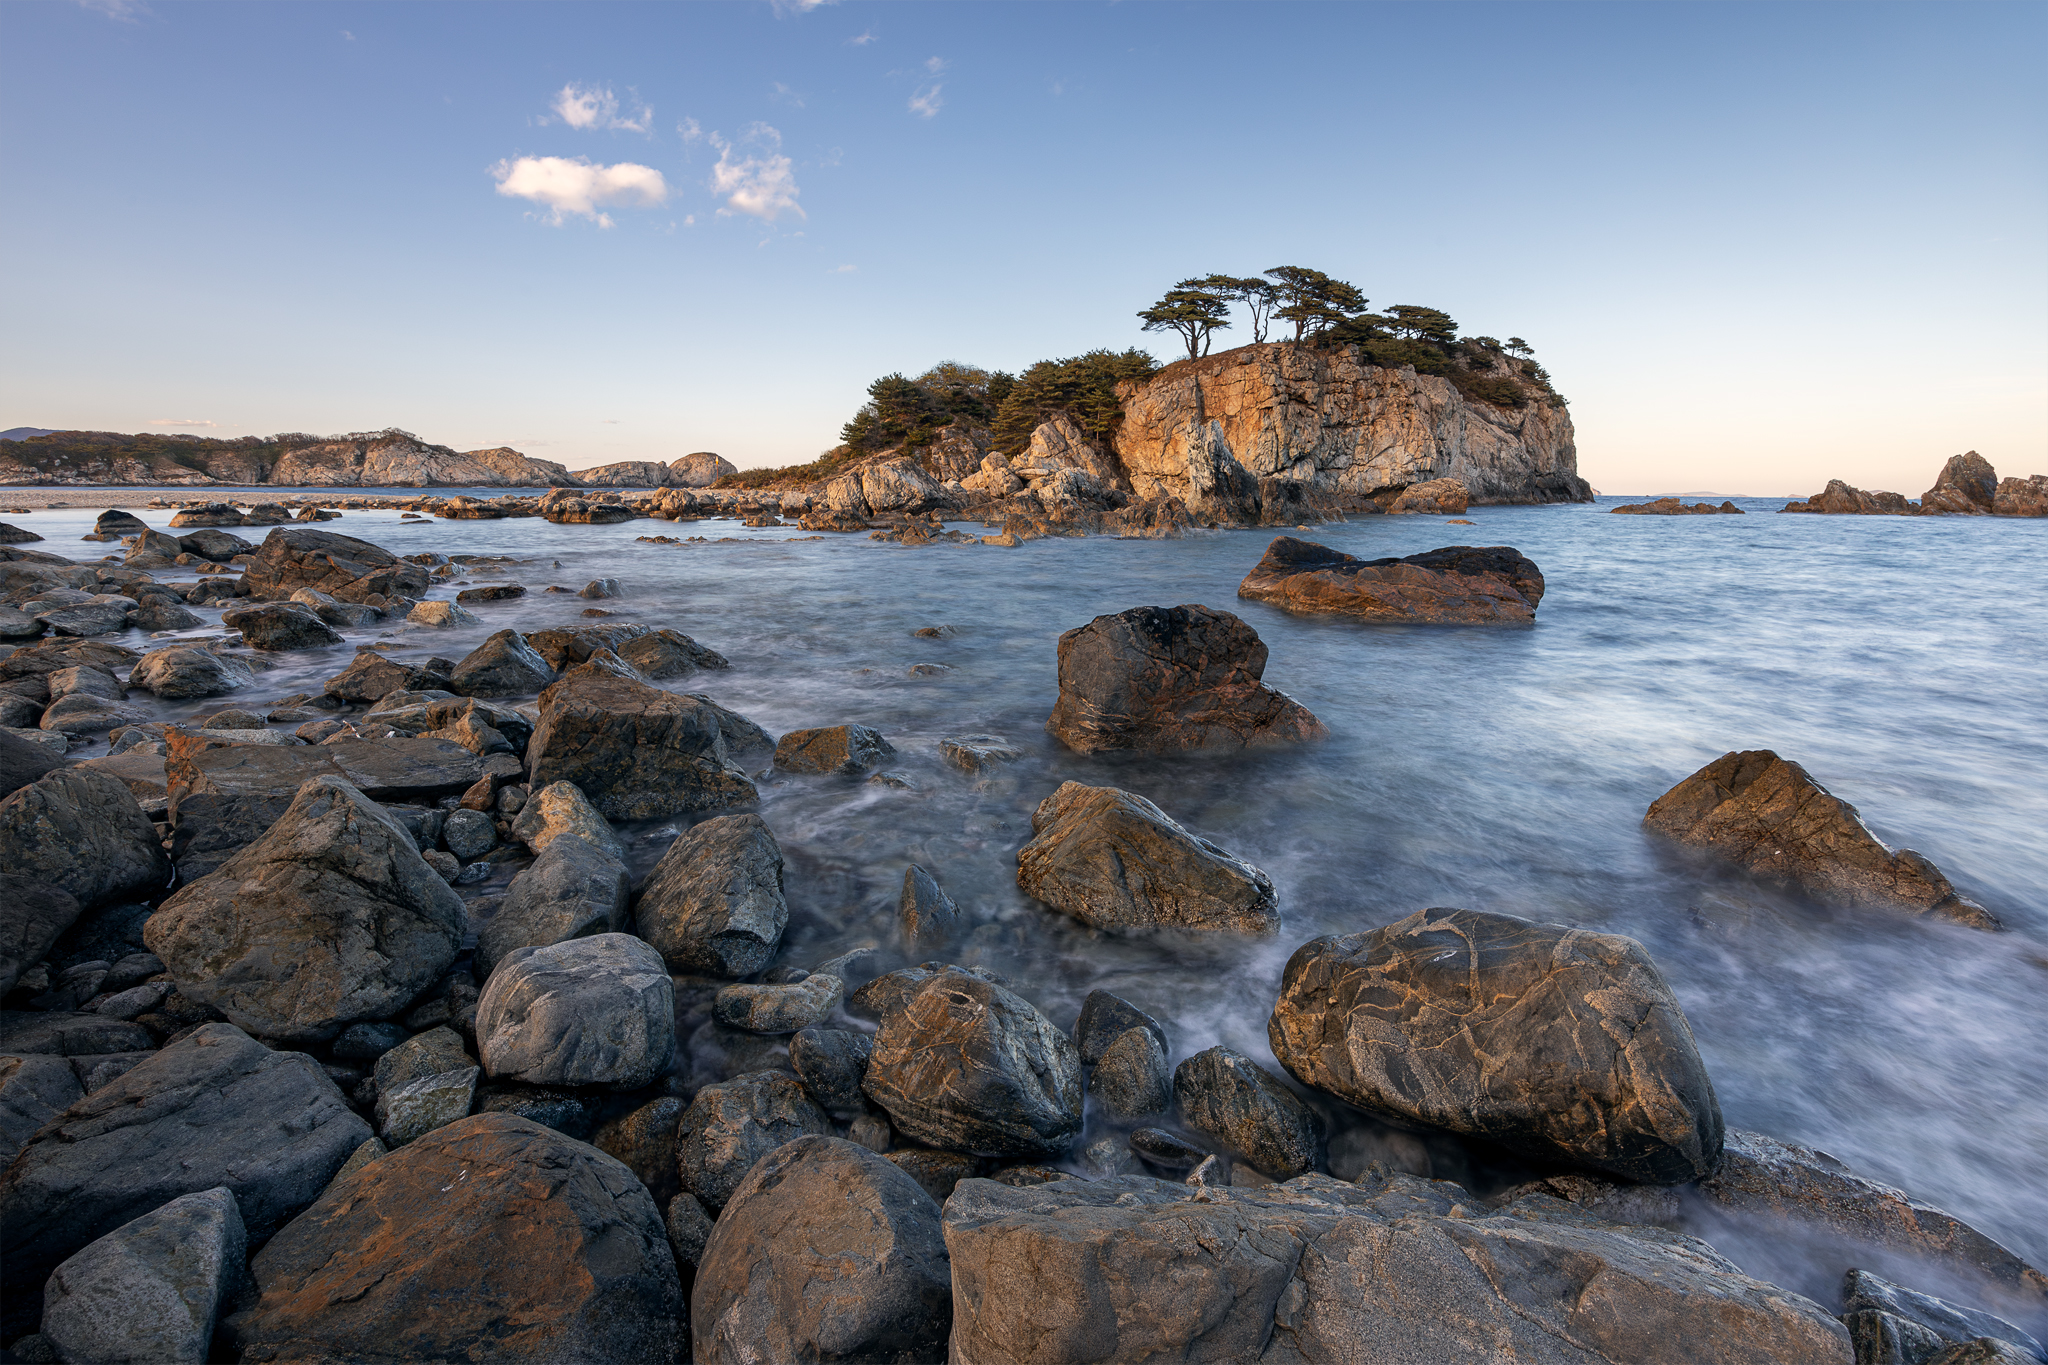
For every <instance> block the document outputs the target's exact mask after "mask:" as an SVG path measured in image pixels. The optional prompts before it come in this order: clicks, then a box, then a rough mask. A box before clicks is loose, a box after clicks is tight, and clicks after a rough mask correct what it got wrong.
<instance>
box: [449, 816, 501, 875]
mask: <svg viewBox="0 0 2048 1365" xmlns="http://www.w3.org/2000/svg"><path fill="white" fill-rule="evenodd" d="M441 842H442V843H443V844H445V845H446V846H447V849H448V851H449V852H450V853H453V854H454V855H455V856H456V857H458V858H460V859H462V861H464V862H471V861H474V860H475V859H477V858H481V857H483V856H484V854H486V853H489V852H490V851H491V850H492V849H493V848H495V847H497V843H498V832H497V830H496V829H495V828H493V827H492V825H491V817H490V816H488V815H484V814H482V813H481V812H479V811H473V810H452V811H449V812H448V819H447V820H446V821H445V822H443V824H442V826H441Z"/></svg>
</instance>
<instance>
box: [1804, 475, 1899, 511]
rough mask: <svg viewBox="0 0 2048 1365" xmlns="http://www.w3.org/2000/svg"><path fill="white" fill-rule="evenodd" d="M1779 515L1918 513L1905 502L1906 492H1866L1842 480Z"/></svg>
mask: <svg viewBox="0 0 2048 1365" xmlns="http://www.w3.org/2000/svg"><path fill="white" fill-rule="evenodd" d="M1778 510H1779V511H1780V512H1815V513H1829V514H1834V515H1838V516H1893V517H1904V516H1911V515H1912V514H1913V512H1914V511H1915V510H1916V509H1915V508H1914V506H1913V504H1912V503H1910V502H1907V501H1906V497H1905V495H1904V494H1903V493H1885V492H1878V491H1872V492H1865V491H1864V490H1863V489H1861V488H1857V487H1855V486H1854V485H1852V484H1847V483H1844V482H1842V481H1841V480H1840V479H1829V480H1828V486H1827V487H1826V488H1825V489H1823V490H1822V491H1820V492H1818V493H1816V494H1814V495H1813V496H1812V497H1810V498H1808V499H1807V500H1806V501H1805V502H1788V503H1786V504H1785V505H1784V506H1783V507H1780V508H1779V509H1778Z"/></svg>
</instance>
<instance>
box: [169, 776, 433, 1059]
mask: <svg viewBox="0 0 2048 1365" xmlns="http://www.w3.org/2000/svg"><path fill="white" fill-rule="evenodd" d="M467 928H468V920H467V915H466V913H465V911H464V910H463V906H462V900H461V898H460V897H458V896H457V895H456V894H455V893H454V892H453V891H451V890H449V888H448V886H447V884H446V883H445V882H443V881H442V880H441V878H440V877H439V876H437V875H436V874H435V872H434V870H433V869H432V868H430V867H429V866H428V865H427V863H426V861H425V860H424V859H423V858H422V857H421V856H420V852H419V848H418V846H417V845H416V844H415V842H414V841H413V838H412V836H411V835H410V834H408V833H407V832H406V830H405V829H404V827H402V826H401V825H399V824H398V822H397V821H395V820H393V819H392V818H391V817H390V816H388V815H386V814H385V813H384V811H383V810H382V808H380V807H379V806H378V805H377V804H376V803H375V802H374V801H372V800H370V799H369V798H368V797H366V796H364V795H363V794H362V792H360V791H358V790H357V789H356V788H354V787H352V786H350V785H349V784H348V783H347V782H344V781H341V780H340V779H338V778H334V777H327V776H322V777H315V778H313V779H311V780H310V781H308V782H306V783H305V785H303V786H302V787H300V788H299V790H298V793H297V795H296V796H295V797H294V798H293V799H292V802H291V804H290V806H289V807H288V808H287V809H286V811H285V813H284V814H283V815H282V816H281V817H279V819H278V820H277V823H275V824H274V825H272V826H271V827H270V829H269V830H268V831H267V832H266V833H264V834H263V836H262V837H261V838H259V839H257V840H256V841H255V842H254V843H252V844H250V845H249V846H248V847H247V848H245V849H243V850H242V851H241V852H239V853H237V854H236V855H235V856H233V857H232V858H230V859H228V860H227V861H226V862H225V863H223V864H222V865H221V866H220V868H219V869H218V870H217V871H215V872H212V873H210V874H209V875H207V876H205V877H202V878H200V879H199V880H198V881H196V882H193V883H192V884H191V885H190V886H187V887H185V888H184V889H183V890H180V891H178V892H177V893H176V894H174V895H173V896H172V897H171V898H170V899H169V900H167V901H165V902H164V904H163V908H162V909H160V910H159V911H158V912H157V913H156V914H155V915H154V916H152V917H151V919H150V921H149V925H148V927H147V929H146V930H145V932H144V936H145V938H146V940H147V942H148V944H149V948H150V951H151V952H153V953H155V954H156V955H157V956H158V957H160V958H162V959H163V960H164V963H165V965H166V968H167V969H168V970H169V972H170V973H171V976H172V978H173V979H174V980H176V981H177V983H178V988H179V990H180V991H181V992H182V993H183V994H185V995H187V996H189V997H191V998H192V999H195V1000H199V1001H202V1002H204V1003H206V1004H209V1005H211V1006H213V1007H214V1008H216V1009H218V1010H219V1011H220V1012H221V1013H223V1014H225V1015H226V1016H227V1017H228V1018H229V1019H231V1020H233V1021H235V1022H236V1023H237V1024H240V1025H241V1026H242V1027H244V1028H246V1029H248V1030H249V1031H250V1032H251V1033H254V1034H256V1035H258V1036H260V1037H265V1038H274V1039H278V1040H280V1041H284V1042H315V1041H324V1040H326V1039H329V1038H332V1037H334V1035H335V1034H337V1033H339V1032H340V1031H341V1030H342V1029H343V1028H344V1027H346V1026H347V1025H349V1024H351V1023H354V1022H356V1021H358V1020H368V1019H380V1018H383V1017H385V1016H387V1015H389V1014H392V1013H393V1012H395V1011H397V1010H399V1009H400V1008H401V1007H402V1006H404V1005H405V1004H406V1002H408V1001H410V1000H411V999H413V998H414V997H415V996H417V995H418V994H419V993H420V992H421V991H423V990H424V989H426V988H427V987H428V986H429V985H431V984H433V982H434V980H435V979H436V978H437V977H439V976H440V974H441V973H442V972H443V971H444V970H446V969H447V967H448V965H449V964H450V963H451V962H453V961H454V960H455V955H456V953H457V951H458V950H459V949H460V948H461V946H462V939H463V935H464V933H465V932H466V930H467Z"/></svg>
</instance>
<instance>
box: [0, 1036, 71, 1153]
mask: <svg viewBox="0 0 2048 1365" xmlns="http://www.w3.org/2000/svg"><path fill="white" fill-rule="evenodd" d="M79 1093H80V1086H79V1084H78V1073H77V1072H76V1071H74V1070H73V1069H72V1066H71V1062H70V1060H69V1059H68V1058H64V1057H55V1056H47V1055H30V1056H26V1057H16V1056H5V1055H0V1170H5V1169H6V1167H7V1163H8V1162H10V1161H12V1160H14V1154H15V1153H16V1152H18V1151H20V1150H21V1149H22V1147H24V1146H25V1145H26V1144H27V1143H28V1140H29V1139H30V1138H32V1137H34V1136H35V1135H36V1131H37V1130H38V1129H40V1128H41V1127H42V1126H43V1125H44V1124H46V1123H48V1122H49V1121H50V1120H51V1119H53V1118H55V1117H57V1115H58V1114H60V1113H62V1112H63V1111H64V1110H65V1109H66V1108H67V1107H68V1106H69V1105H70V1104H71V1102H72V1101H73V1100H75V1099H77V1098H78V1096H79Z"/></svg>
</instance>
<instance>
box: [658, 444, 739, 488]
mask: <svg viewBox="0 0 2048 1365" xmlns="http://www.w3.org/2000/svg"><path fill="white" fill-rule="evenodd" d="M739 472H740V471H739V466H737V465H735V464H734V463H733V462H732V461H731V460H728V459H726V458H725V457H724V456H722V455H715V454H713V453H712V452H710V451H708V450H693V451H691V452H690V453H689V454H688V455H684V456H682V457H681V458H679V459H674V460H670V461H669V462H668V486H669V487H670V488H709V487H710V486H711V485H712V484H714V483H717V482H718V481H719V480H720V479H722V478H724V477H725V476H726V475H728V474H737V473H739Z"/></svg>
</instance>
